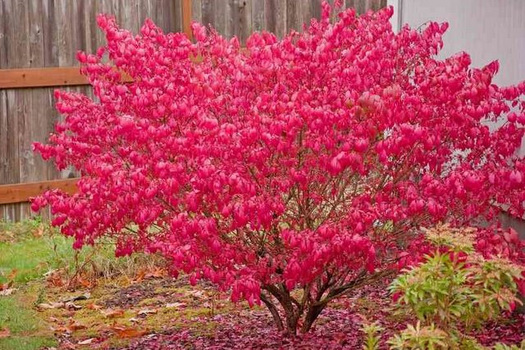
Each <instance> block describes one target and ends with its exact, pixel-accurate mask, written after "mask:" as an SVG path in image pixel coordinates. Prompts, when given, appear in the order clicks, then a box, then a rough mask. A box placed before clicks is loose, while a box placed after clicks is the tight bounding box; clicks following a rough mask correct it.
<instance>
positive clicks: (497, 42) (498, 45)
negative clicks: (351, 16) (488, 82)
mask: <svg viewBox="0 0 525 350" xmlns="http://www.w3.org/2000/svg"><path fill="white" fill-rule="evenodd" d="M387 2H388V4H389V5H392V6H394V11H395V12H394V17H393V18H392V21H391V22H392V25H393V27H394V30H399V26H400V25H402V24H405V23H408V24H409V25H410V26H411V27H412V28H417V27H419V26H420V25H422V24H424V23H425V22H427V21H436V22H448V23H449V28H448V31H447V33H445V35H444V37H443V43H444V46H443V50H442V51H441V53H440V55H439V57H440V58H445V57H449V56H451V55H453V54H455V53H457V52H460V51H465V52H467V53H468V54H470V56H471V58H472V65H473V66H475V67H482V66H484V65H486V64H488V63H490V62H491V61H493V60H498V61H499V64H500V69H499V72H498V74H497V75H496V77H495V79H494V82H495V83H496V84H498V85H502V86H504V85H512V84H516V83H519V82H521V81H523V80H525V0H388V1H387ZM520 155H525V140H524V141H523V142H522V145H521V151H520Z"/></svg>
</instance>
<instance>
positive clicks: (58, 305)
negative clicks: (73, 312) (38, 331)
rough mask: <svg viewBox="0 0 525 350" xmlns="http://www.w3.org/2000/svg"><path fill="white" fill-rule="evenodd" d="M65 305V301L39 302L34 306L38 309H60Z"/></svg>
mask: <svg viewBox="0 0 525 350" xmlns="http://www.w3.org/2000/svg"><path fill="white" fill-rule="evenodd" d="M65 306H66V304H65V303H40V304H38V305H37V306H36V307H37V309H40V310H49V309H62V308H64V307H65Z"/></svg>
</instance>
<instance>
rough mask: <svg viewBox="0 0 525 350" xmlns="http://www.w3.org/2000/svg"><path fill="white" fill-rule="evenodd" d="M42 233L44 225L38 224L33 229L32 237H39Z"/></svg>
mask: <svg viewBox="0 0 525 350" xmlns="http://www.w3.org/2000/svg"><path fill="white" fill-rule="evenodd" d="M43 235H44V226H43V225H40V226H38V228H37V229H36V230H33V237H36V238H40V237H42V236H43Z"/></svg>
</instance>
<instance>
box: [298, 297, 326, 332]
mask: <svg viewBox="0 0 525 350" xmlns="http://www.w3.org/2000/svg"><path fill="white" fill-rule="evenodd" d="M325 306H326V304H322V305H311V306H310V307H309V308H308V311H307V312H306V316H305V317H304V322H303V326H302V328H301V333H307V332H308V331H309V330H310V329H311V328H312V325H313V324H314V322H315V320H317V317H319V315H320V314H321V312H323V310H324V308H325Z"/></svg>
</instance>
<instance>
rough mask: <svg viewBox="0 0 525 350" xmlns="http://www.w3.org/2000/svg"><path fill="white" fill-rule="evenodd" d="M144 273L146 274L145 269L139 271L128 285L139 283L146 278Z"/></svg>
mask: <svg viewBox="0 0 525 350" xmlns="http://www.w3.org/2000/svg"><path fill="white" fill-rule="evenodd" d="M146 273H147V271H146V269H144V268H142V269H140V270H139V272H138V273H137V276H136V277H135V278H134V279H132V280H131V281H130V283H140V282H142V280H143V279H144V277H146Z"/></svg>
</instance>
